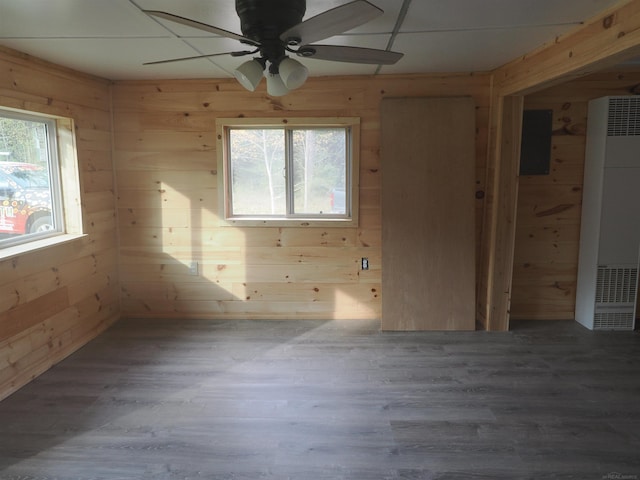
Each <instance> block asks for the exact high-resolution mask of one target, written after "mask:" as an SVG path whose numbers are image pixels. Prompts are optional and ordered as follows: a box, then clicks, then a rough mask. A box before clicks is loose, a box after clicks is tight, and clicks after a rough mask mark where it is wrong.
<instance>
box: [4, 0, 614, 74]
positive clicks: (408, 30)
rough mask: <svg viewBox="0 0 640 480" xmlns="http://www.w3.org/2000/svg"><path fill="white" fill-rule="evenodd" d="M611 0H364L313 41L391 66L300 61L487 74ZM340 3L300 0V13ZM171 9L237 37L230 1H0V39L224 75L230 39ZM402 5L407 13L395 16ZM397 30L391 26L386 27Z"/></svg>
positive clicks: (32, 49)
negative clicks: (369, 11) (360, 50)
mask: <svg viewBox="0 0 640 480" xmlns="http://www.w3.org/2000/svg"><path fill="white" fill-rule="evenodd" d="M617 1H618V0H562V1H558V0H403V1H401V0H371V3H373V4H375V5H376V6H377V7H379V8H381V9H382V10H384V14H382V15H381V16H379V17H377V18H375V19H373V20H372V21H370V22H367V23H364V24H362V25H360V26H358V27H356V28H354V29H352V30H350V31H348V32H344V33H343V34H341V35H337V36H333V37H330V38H328V39H326V40H323V41H321V42H318V43H321V44H332V45H343V46H353V47H366V48H375V49H387V48H388V46H389V44H390V41H391V40H392V42H391V43H392V44H391V48H390V49H391V50H393V51H398V52H402V53H403V54H404V57H403V58H402V59H401V60H400V61H399V62H398V63H396V64H395V65H390V66H383V67H381V68H379V69H378V67H377V66H376V65H363V64H355V63H343V62H334V61H322V60H315V59H300V58H299V60H300V61H301V62H302V63H304V64H305V65H306V66H307V67H308V68H309V74H310V75H311V76H326V75H360V74H374V73H376V72H380V73H425V72H472V71H488V70H492V69H494V68H497V67H499V66H500V65H503V64H504V63H507V62H508V61H510V60H512V59H514V58H517V57H518V56H521V55H523V54H524V53H527V52H529V51H531V50H533V49H535V48H537V47H539V46H541V45H543V44H545V43H548V42H551V41H553V40H554V39H555V37H556V36H558V35H561V34H563V33H565V32H567V31H569V30H571V29H573V28H576V27H577V26H579V25H580V24H581V22H584V21H585V20H587V19H589V18H590V17H592V16H594V15H596V14H597V13H599V12H600V11H603V10H605V9H607V8H609V7H611V6H613V5H614V4H615V3H617ZM346 3H349V0H314V1H309V2H307V9H306V15H305V17H304V18H305V19H307V18H310V17H312V16H314V15H317V14H319V13H322V12H324V11H325V10H328V9H330V8H334V7H337V6H340V5H344V4H346ZM145 9H148V10H163V11H167V12H170V13H173V14H175V15H180V16H183V17H187V18H191V19H194V20H197V21H199V22H203V23H208V24H211V25H215V26H216V27H219V28H222V29H225V30H229V31H232V32H236V33H239V34H241V33H242V32H241V31H240V22H239V19H238V16H237V14H236V12H235V4H234V1H233V0H181V1H180V2H176V1H175V0H108V1H105V0H28V1H16V0H0V45H3V46H6V47H9V48H13V49H16V50H19V51H22V52H24V53H28V54H31V55H34V56H37V57H40V58H42V59H45V60H49V61H52V62H54V63H57V64H60V65H63V66H67V67H69V68H73V69H76V70H80V71H83V72H86V73H90V74H94V75H98V76H100V77H104V78H107V79H111V80H125V79H151V78H158V79H161V78H224V77H231V76H232V72H233V70H234V69H235V68H236V67H237V66H238V65H240V64H241V63H242V62H243V60H242V59H241V58H235V57H231V56H217V57H210V58H206V59H197V60H187V61H182V62H175V63H167V64H160V65H143V64H144V63H145V62H151V61H157V60H163V59H171V58H179V57H188V56H195V55H203V54H212V53H221V52H229V51H234V50H244V49H246V46H244V45H241V44H240V43H239V42H237V41H235V40H231V39H228V38H222V37H217V36H214V35H212V34H209V33H207V32H204V31H202V30H198V29H195V28H191V27H188V26H185V25H180V24H177V23H175V22H171V21H167V20H162V19H158V18H157V17H151V16H149V15H147V14H145V13H144V12H143V10H145ZM403 11H404V12H406V16H403V15H402V13H403ZM396 27H399V28H398V29H397V31H395V30H394V29H395V28H396Z"/></svg>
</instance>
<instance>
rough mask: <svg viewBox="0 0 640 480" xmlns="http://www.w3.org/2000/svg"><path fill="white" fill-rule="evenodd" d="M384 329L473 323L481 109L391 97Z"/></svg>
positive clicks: (385, 130)
mask: <svg viewBox="0 0 640 480" xmlns="http://www.w3.org/2000/svg"><path fill="white" fill-rule="evenodd" d="M381 122H382V329H383V330H473V329H474V328H475V227H474V219H475V217H474V181H475V180H474V178H475V158H474V153H475V107H474V104H473V100H472V99H471V98H466V97H464V98H399V99H385V100H383V102H382V106H381Z"/></svg>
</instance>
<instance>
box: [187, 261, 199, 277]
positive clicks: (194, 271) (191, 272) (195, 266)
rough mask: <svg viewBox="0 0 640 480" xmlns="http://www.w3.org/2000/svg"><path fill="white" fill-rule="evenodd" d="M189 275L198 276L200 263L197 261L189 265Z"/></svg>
mask: <svg viewBox="0 0 640 480" xmlns="http://www.w3.org/2000/svg"><path fill="white" fill-rule="evenodd" d="M189 275H198V262H196V261H195V260H192V261H191V263H190V264H189Z"/></svg>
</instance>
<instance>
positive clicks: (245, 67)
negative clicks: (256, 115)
mask: <svg viewBox="0 0 640 480" xmlns="http://www.w3.org/2000/svg"><path fill="white" fill-rule="evenodd" d="M263 71H264V65H263V64H261V63H260V62H259V61H258V60H256V59H255V58H254V59H253V60H249V61H248V62H244V63H243V64H242V65H240V66H239V67H238V68H236V69H235V70H234V72H233V76H234V77H236V80H238V82H239V83H240V85H242V86H243V87H244V88H246V89H247V90H249V91H250V92H253V91H255V89H256V87H257V86H258V84H259V83H260V80H262V72H263Z"/></svg>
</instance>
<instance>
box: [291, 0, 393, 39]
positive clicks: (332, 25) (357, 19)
mask: <svg viewBox="0 0 640 480" xmlns="http://www.w3.org/2000/svg"><path fill="white" fill-rule="evenodd" d="M383 13H384V12H383V11H382V10H380V9H379V8H378V7H376V6H375V5H372V4H371V3H369V2H367V1H365V0H356V1H354V2H350V3H347V4H345V5H341V6H339V7H336V8H332V9H331V10H327V11H326V12H323V13H320V14H318V15H316V16H315V17H311V18H309V19H308V20H305V21H304V22H301V23H299V24H298V25H295V26H294V27H291V28H290V29H289V30H287V31H285V32H284V33H283V34H282V35H280V39H281V40H282V41H284V42H286V43H288V44H289V45H301V44H309V43H313V42H317V41H319V40H323V39H325V38H329V37H333V36H334V35H338V34H340V33H344V32H346V31H348V30H351V29H352V28H355V27H358V26H360V25H362V24H363V23H367V22H368V21H370V20H373V19H374V18H376V17H377V16H379V15H382V14H383Z"/></svg>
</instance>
